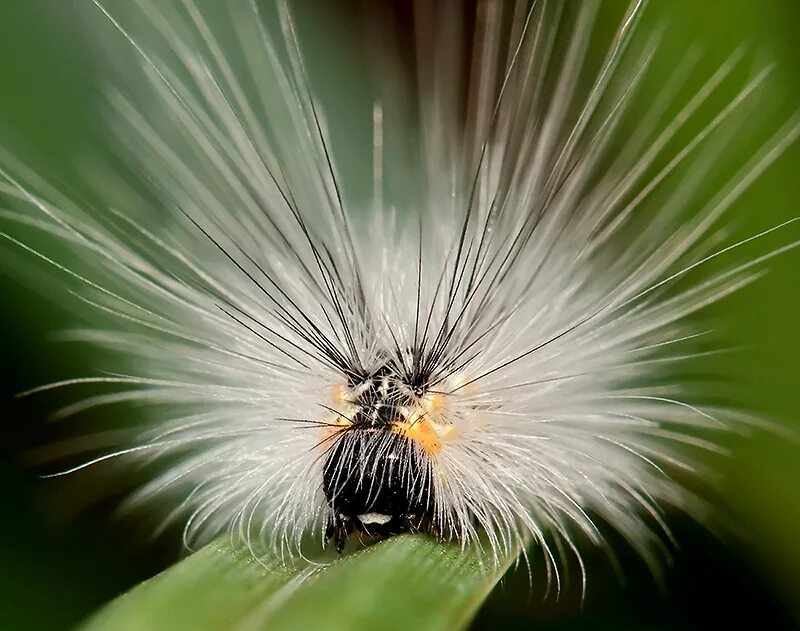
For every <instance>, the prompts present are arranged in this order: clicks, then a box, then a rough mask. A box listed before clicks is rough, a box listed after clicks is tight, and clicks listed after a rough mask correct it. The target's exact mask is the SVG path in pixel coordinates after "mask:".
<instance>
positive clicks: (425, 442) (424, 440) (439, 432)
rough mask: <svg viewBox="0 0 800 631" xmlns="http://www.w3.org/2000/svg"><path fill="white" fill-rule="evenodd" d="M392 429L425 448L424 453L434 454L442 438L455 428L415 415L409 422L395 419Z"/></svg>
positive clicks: (437, 450)
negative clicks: (415, 417) (414, 418)
mask: <svg viewBox="0 0 800 631" xmlns="http://www.w3.org/2000/svg"><path fill="white" fill-rule="evenodd" d="M392 431H393V432H395V433H396V434H401V435H402V436H407V437H408V438H410V439H411V440H413V441H416V442H417V443H419V445H420V447H422V449H424V450H425V453H427V454H428V455H429V456H435V455H436V454H438V453H439V452H440V451H441V450H442V438H444V437H445V436H447V435H449V434H452V433H453V432H454V431H455V430H454V429H453V427H452V426H450V425H440V424H439V423H432V422H431V421H428V420H426V419H424V418H419V417H417V419H416V420H412V421H411V422H407V421H396V422H395V423H392Z"/></svg>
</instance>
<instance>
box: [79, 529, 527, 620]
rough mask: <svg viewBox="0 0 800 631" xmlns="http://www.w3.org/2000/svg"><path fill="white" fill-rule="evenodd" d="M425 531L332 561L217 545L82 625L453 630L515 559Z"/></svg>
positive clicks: (128, 594)
mask: <svg viewBox="0 0 800 631" xmlns="http://www.w3.org/2000/svg"><path fill="white" fill-rule="evenodd" d="M513 561H514V556H513V555H509V556H508V557H507V558H505V559H503V560H501V562H500V563H494V562H493V561H491V560H489V557H487V556H486V553H481V552H480V551H479V550H477V549H468V550H461V548H460V547H459V546H458V545H456V544H449V543H440V542H437V541H435V540H434V539H432V538H430V537H426V536H423V535H403V536H399V537H392V538H391V539H388V540H386V541H383V542H380V543H377V544H375V545H372V546H370V547H368V548H365V549H362V550H359V551H357V552H354V553H352V554H348V555H345V556H343V557H341V558H338V559H336V560H334V561H333V562H332V563H330V564H328V565H324V566H321V565H313V564H309V563H297V564H296V565H293V566H287V565H285V564H284V563H282V562H281V560H280V559H278V558H276V557H271V556H259V557H258V558H257V559H256V558H255V557H254V556H253V555H252V553H251V552H249V551H248V550H246V549H238V548H233V547H232V546H231V544H230V543H229V542H216V543H213V544H211V545H209V546H207V547H206V548H204V549H202V550H200V551H199V552H197V553H195V554H193V555H192V556H190V557H189V558H187V559H186V560H184V561H182V562H180V563H178V564H177V565H175V566H173V567H172V568H170V569H168V570H166V571H165V572H163V573H162V574H159V575H158V576H156V577H154V578H152V579H151V580H149V581H146V582H144V583H142V584H141V585H139V586H137V587H135V588H134V589H133V590H131V591H130V592H128V593H127V594H125V595H123V596H121V597H120V598H118V599H117V600H115V601H113V602H112V603H110V604H109V605H107V606H106V607H105V608H104V609H102V610H101V611H100V612H99V613H97V614H96V615H95V616H93V617H92V618H91V619H90V620H89V621H88V622H87V623H86V624H85V625H84V626H83V629H84V630H85V631H101V630H103V631H105V630H113V631H117V630H119V631H122V630H128V629H130V630H134V629H136V630H140V629H148V630H156V631H157V630H159V629H169V630H170V631H173V630H176V629H192V630H193V631H201V630H203V629H237V630H242V631H245V630H247V631H251V630H253V631H254V630H256V629H266V628H269V629H270V630H273V629H326V630H328V629H330V630H336V629H347V630H357V629H403V630H404V631H407V630H408V629H417V628H424V629H457V628H462V627H464V626H466V625H467V624H468V623H469V621H470V620H471V619H472V617H473V615H474V614H475V612H476V611H477V609H478V607H479V606H480V605H481V603H482V602H483V600H484V599H485V598H486V597H487V596H488V594H489V592H490V591H491V590H492V588H493V587H494V585H495V584H496V583H497V581H498V580H500V578H501V577H502V575H503V574H504V573H505V571H506V569H507V568H508V566H509V565H510V564H511V563H513Z"/></svg>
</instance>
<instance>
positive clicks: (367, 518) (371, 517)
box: [358, 513, 392, 526]
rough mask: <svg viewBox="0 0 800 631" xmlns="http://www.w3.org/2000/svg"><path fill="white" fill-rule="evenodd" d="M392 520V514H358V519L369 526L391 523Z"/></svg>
mask: <svg viewBox="0 0 800 631" xmlns="http://www.w3.org/2000/svg"><path fill="white" fill-rule="evenodd" d="M391 520H392V516H391V515H384V514H383V513H364V514H363V515H359V516H358V521H360V522H361V523H362V524H364V525H365V526H368V525H369V524H378V525H380V526H382V525H383V524H387V523H389V522H390V521H391Z"/></svg>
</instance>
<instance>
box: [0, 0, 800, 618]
mask: <svg viewBox="0 0 800 631" xmlns="http://www.w3.org/2000/svg"><path fill="white" fill-rule="evenodd" d="M88 4H89V3H88V0H69V1H64V2H57V1H55V0H3V1H2V2H0V89H1V90H2V91H1V92H0V139H2V143H1V144H2V145H3V146H5V148H6V150H8V151H10V152H13V153H14V154H16V155H18V156H19V157H20V158H21V159H22V160H23V161H25V162H26V163H27V164H30V165H33V166H35V168H36V169H37V170H38V171H40V172H41V173H42V174H43V175H44V176H45V177H46V178H47V179H49V180H51V181H54V182H56V183H57V184H59V185H61V186H64V187H66V188H69V189H70V190H78V191H81V188H82V187H81V182H80V180H79V179H78V176H77V175H76V169H75V167H74V161H75V159H76V156H83V155H93V154H99V155H102V153H103V152H104V151H108V147H107V145H106V144H105V134H104V131H103V127H102V124H101V122H100V117H99V115H98V104H99V103H100V99H99V91H100V90H101V88H102V85H101V82H100V80H99V78H98V77H99V76H100V68H101V67H102V66H103V63H104V61H105V60H104V59H103V55H105V54H106V49H105V48H103V47H102V46H101V45H99V44H98V43H96V42H94V41H93V40H92V38H91V37H88V36H87V31H89V30H91V26H90V25H91V21H89V23H88V24H89V26H87V21H86V19H85V15H86V13H87V11H86V6H87V5H88ZM400 4H404V3H400ZM303 5H304V7H305V9H304V8H300V9H299V10H300V11H301V12H302V11H305V16H306V17H305V22H304V23H305V28H306V30H307V33H309V34H312V33H313V34H314V35H315V36H314V37H308V40H307V41H308V42H309V43H308V44H307V46H308V47H309V48H310V49H311V50H309V55H310V56H311V57H312V58H313V57H314V54H315V52H316V54H317V56H318V57H320V58H322V57H324V56H327V57H328V58H329V60H328V61H327V62H326V63H328V64H329V65H330V67H329V68H327V70H328V71H327V72H319V71H318V74H319V76H318V82H317V86H316V87H317V89H319V90H320V92H321V93H322V94H323V96H324V95H325V94H327V95H328V96H329V98H328V102H329V103H331V104H332V105H330V117H331V118H333V119H335V118H336V117H337V116H339V115H341V116H346V115H347V114H346V113H345V112H347V111H349V110H354V111H355V114H353V111H350V114H349V115H350V117H351V119H352V118H353V117H355V118H357V117H358V116H360V115H361V114H365V115H366V116H364V117H363V118H364V119H365V121H366V122H364V121H362V123H358V122H356V123H355V124H354V125H355V126H354V127H353V133H354V136H353V137H354V138H356V139H360V142H362V143H363V142H365V140H366V139H368V133H369V125H368V116H369V99H368V98H364V96H363V95H361V96H359V95H358V88H357V87H356V86H359V85H360V84H359V83H358V81H360V80H361V79H359V76H360V74H361V72H360V69H359V67H358V66H357V65H356V64H354V63H352V60H353V59H357V55H358V54H359V52H358V50H356V51H353V50H345V48H344V47H345V42H347V41H353V40H355V41H357V40H358V37H355V38H353V37H349V36H350V35H353V34H356V35H357V34H358V32H359V31H358V29H359V28H360V27H359V20H360V16H361V13H362V12H363V10H364V9H365V7H366V8H369V6H370V5H369V2H366V3H364V4H362V5H359V4H358V3H357V2H348V3H341V4H340V5H337V7H334V8H333V10H332V11H330V12H329V13H326V14H324V15H323V13H322V12H321V11H320V12H316V11H314V10H309V7H310V8H311V9H314V8H315V7H314V5H313V3H308V2H306V3H303ZM317 6H318V5H317ZM622 6H623V3H622V2H619V1H617V0H605V1H603V2H601V17H600V20H601V22H603V21H604V20H605V22H607V24H605V27H606V28H610V26H611V25H612V24H613V19H614V16H618V15H619V12H620V10H621V9H620V7H622ZM404 12H405V13H407V10H406V9H403V10H401V11H400V13H399V14H402V13H404ZM651 13H652V15H653V16H657V17H658V19H664V18H665V19H666V21H665V23H666V24H667V25H668V31H667V36H666V37H665V40H664V43H663V47H662V50H661V52H660V59H661V60H662V61H661V62H660V65H659V64H656V67H655V68H654V72H659V71H666V70H668V67H669V62H670V59H671V58H673V57H674V58H677V56H678V55H679V54H680V52H681V51H682V50H684V49H685V47H686V46H687V44H688V42H699V43H700V44H701V45H702V47H703V50H704V52H706V53H707V57H708V59H707V60H706V61H704V62H703V63H704V64H707V65H708V68H713V67H714V65H715V64H716V63H719V61H720V60H721V59H723V58H724V57H725V56H726V55H727V54H728V53H729V52H730V51H731V50H733V49H734V48H735V47H737V46H739V45H747V46H749V47H751V48H752V49H753V50H755V51H757V52H758V53H760V54H762V55H763V57H764V59H768V60H775V61H777V67H776V71H775V74H774V76H773V78H772V81H771V82H770V84H769V86H768V89H767V90H766V91H765V93H764V95H763V96H762V97H761V101H760V102H759V105H758V111H757V112H756V114H761V115H762V116H761V117H758V116H756V117H754V119H755V118H759V119H761V118H764V119H767V122H769V121H770V120H772V121H773V122H775V121H777V123H779V122H780V121H781V120H785V119H786V118H788V116H789V115H790V114H791V113H792V112H793V111H794V110H795V109H796V108H797V107H798V106H800V43H798V41H797V29H798V27H800V3H798V2H797V0H765V1H763V2H756V1H755V0H707V1H704V2H695V1H693V0H680V1H675V0H669V1H668V0H661V1H659V0H654V2H652V7H651ZM607 15H608V16H611V17H607ZM648 19H653V20H654V23H655V20H656V17H652V18H651V17H648ZM601 26H603V24H601ZM315 29H316V32H314V31H315ZM304 41H305V40H304ZM335 46H339V48H331V47H335ZM315 47H316V48H317V49H318V50H316V51H315V50H314V48H315ZM339 49H341V50H342V53H341V55H339V56H337V55H331V52H330V51H331V50H339ZM659 68H661V70H659ZM312 75H313V68H312ZM649 85H651V86H654V87H651V88H650V89H651V90H652V91H653V96H655V94H656V91H657V86H658V81H657V80H656V81H654V82H651V83H650V84H649ZM342 86H349V87H348V88H347V89H342ZM337 94H338V97H337V96H336V95H337ZM323 100H324V99H323ZM337 104H338V107H337ZM777 123H776V124H777ZM348 131H350V130H349V128H348ZM745 131H752V130H744V129H743V134H742V142H741V143H739V144H735V146H734V151H736V152H739V153H741V156H742V157H744V156H746V155H747V154H748V152H750V151H752V150H753V148H754V147H756V146H758V141H759V140H761V141H762V142H763V141H764V140H765V139H766V138H767V137H768V135H767V134H768V132H764V133H761V132H760V131H759V130H758V129H756V131H755V132H753V133H748V134H745V133H744V132H745ZM342 135H343V136H344V137H347V135H346V134H342ZM334 140H335V139H334ZM357 142H358V141H354V143H353V146H352V147H344V148H343V149H342V150H341V151H339V155H340V161H341V162H342V163H345V164H347V163H348V161H352V162H356V161H357V160H358V145H357ZM337 151H338V150H337ZM734 158H735V156H734ZM734 161H735V160H734ZM354 170H358V169H356V168H355V167H354ZM363 171H367V172H368V167H367V168H365V169H363ZM798 175H800V147H798V146H794V147H792V148H791V149H790V150H789V151H788V152H787V153H786V154H785V155H784V156H783V158H782V159H781V160H779V161H778V163H777V164H776V165H775V166H774V167H772V168H771V169H770V170H769V171H768V172H767V173H766V174H765V175H764V176H763V177H761V178H760V179H759V180H758V182H757V183H756V184H755V185H754V186H752V187H751V188H750V189H749V190H748V192H747V193H746V194H745V195H744V196H743V197H742V198H741V199H740V200H739V201H738V202H737V203H736V204H735V206H734V207H733V208H732V209H731V211H730V214H729V217H730V218H731V220H732V224H731V230H732V236H731V239H735V238H737V237H739V238H743V237H746V236H749V235H751V234H753V233H755V232H758V231H760V230H763V229H764V228H766V227H769V226H772V225H775V224H778V223H780V222H781V221H785V220H786V219H788V218H790V217H795V216H800V177H798ZM358 177H359V176H357V175H356V176H354V180H358ZM361 177H362V178H363V177H364V176H363V174H362V175H361ZM358 191H359V187H358V186H357V185H354V186H352V187H351V198H358V196H359V192H358ZM798 238H800V230H797V229H792V228H789V229H787V230H786V231H782V232H780V233H779V234H777V235H773V236H772V237H770V239H768V240H765V241H764V242H762V243H760V244H758V246H757V247H756V248H754V249H752V250H749V251H748V254H749V255H751V256H757V255H758V254H761V253H763V252H765V251H768V250H769V249H771V248H775V247H779V246H780V245H783V244H785V243H787V242H790V241H793V240H796V239H798ZM729 263H730V261H727V262H726V261H720V262H719V266H718V267H717V268H716V269H717V270H719V269H723V268H724V267H725V266H726V265H728V264H729ZM0 265H3V270H2V271H3V272H5V273H3V274H0V296H2V309H0V370H2V380H1V381H0V420H2V422H3V429H4V431H5V433H4V436H3V439H2V443H0V451H2V459H0V493H1V494H2V495H0V498H2V504H0V628H3V629H26V628H29V629H58V628H68V627H69V626H71V625H73V624H75V623H76V622H78V621H79V620H81V619H82V618H84V617H85V616H86V615H87V614H88V613H89V612H91V611H92V610H93V609H94V608H96V607H97V606H99V605H100V604H102V603H104V602H106V601H107V600H108V599H110V598H111V597H113V596H115V595H117V594H119V593H121V592H122V591H124V590H125V589H126V588H127V587H129V586H131V585H133V584H135V583H136V582H139V581H141V580H143V579H144V578H147V577H148V576H151V575H152V574H154V573H155V572H157V571H158V570H160V569H161V568H163V567H166V566H167V565H168V564H170V563H171V562H172V561H174V560H175V559H176V558H178V557H179V555H180V553H181V550H180V547H179V545H178V543H177V542H178V541H179V539H178V538H177V537H176V536H173V535H172V534H170V533H168V534H167V535H165V536H164V537H162V538H160V539H158V540H157V541H155V542H153V541H150V539H149V538H148V537H147V536H146V535H147V533H146V532H145V530H146V529H145V528H143V527H142V525H141V524H140V523H139V522H138V521H137V519H135V518H131V517H127V518H119V517H117V516H116V514H115V513H114V506H115V503H116V500H117V499H118V490H117V487H116V486H114V485H111V484H110V483H107V482H106V480H104V479H103V478H102V477H101V478H99V479H93V478H92V477H91V476H84V477H81V478H80V480H79V481H78V482H77V483H70V482H59V481H53V480H40V479H38V478H37V474H38V473H40V472H41V470H40V469H39V468H36V467H30V466H28V463H29V462H30V457H29V456H30V453H31V450H32V449H34V448H35V447H37V446H38V445H41V444H43V443H46V442H47V441H50V440H54V439H58V438H63V437H67V436H69V435H70V433H71V430H70V428H69V427H63V426H60V425H58V424H57V423H52V422H48V421H47V420H46V417H47V415H48V413H49V412H50V411H52V409H53V407H54V405H57V404H58V402H59V401H60V400H61V401H69V400H70V398H69V396H70V395H69V393H65V394H64V395H63V398H62V399H60V398H59V397H60V396H62V395H56V396H52V397H45V398H30V399H16V398H14V394H15V393H16V392H19V391H21V390H23V389H25V388H29V387H33V386H36V385H39V384H42V383H46V382H48V381H53V380H57V379H60V378H64V377H70V376H75V375H81V374H86V373H88V372H90V371H91V370H92V368H93V365H92V358H91V357H90V356H88V355H86V353H85V352H84V351H83V349H81V348H78V347H76V346H73V345H68V344H63V343H57V342H55V341H54V338H53V335H52V334H53V333H54V332H56V331H58V330H59V329H60V328H62V327H64V326H66V325H71V324H74V323H75V322H77V321H79V319H80V315H79V314H75V313H74V312H73V311H71V310H70V309H68V308H67V307H66V306H65V305H64V304H63V303H62V297H61V296H60V295H59V294H58V292H57V291H54V290H53V288H51V286H50V284H53V283H57V282H58V280H57V278H56V277H54V276H47V275H45V276H37V275H36V274H35V273H32V271H31V270H30V269H27V267H26V264H25V259H24V258H20V257H19V256H2V257H0ZM768 269H769V274H768V275H767V276H766V277H765V278H763V279H761V280H760V281H759V282H758V283H757V284H756V285H754V286H751V287H749V288H747V289H745V290H744V291H742V292H740V293H738V294H736V295H734V296H733V297H731V298H729V299H726V300H725V301H724V302H723V303H721V304H718V305H715V306H714V307H712V308H711V309H710V310H707V311H706V312H705V313H704V314H703V315H704V317H706V318H709V319H711V320H714V321H718V322H719V323H721V325H720V327H721V334H722V336H723V338H724V339H726V340H729V341H731V343H732V344H733V345H736V346H737V352H736V353H734V354H727V355H723V356H722V357H721V358H719V359H715V360H714V361H715V362H718V363H717V364H716V365H711V366H710V367H709V370H711V371H716V372H719V373H720V374H724V375H726V377H727V378H729V379H730V382H731V383H732V384H735V385H736V390H737V400H739V401H741V402H742V403H744V404H745V405H747V406H748V407H750V408H752V409H754V410H758V411H759V412H760V413H762V414H763V415H764V416H765V417H767V418H770V419H776V420H779V421H781V422H782V423H784V424H785V425H786V426H788V427H794V428H795V429H796V430H797V431H798V432H800V420H798V413H797V411H798V410H799V409H800V371H798V367H797V365H798V357H800V327H798V322H800V318H798V311H799V310H800V253H798V252H791V253H789V254H786V255H783V256H781V257H780V258H778V259H775V260H772V261H770V263H769V264H768ZM713 271H714V268H713V267H712V268H710V269H709V270H708V272H707V273H713ZM731 442H732V447H734V449H735V456H734V457H733V458H730V459H728V460H726V461H725V462H724V463H723V464H722V466H723V468H724V469H725V474H726V475H725V481H724V484H723V489H722V492H721V498H720V502H722V503H724V504H726V505H729V506H730V507H731V509H732V514H733V515H735V516H736V517H735V521H736V525H737V526H739V527H740V529H741V531H742V532H743V533H745V536H743V537H739V538H733V537H731V538H728V539H727V540H724V541H721V540H719V539H717V538H715V537H712V536H711V535H709V534H708V533H706V532H705V531H704V530H703V529H702V528H701V527H700V526H697V525H695V524H692V523H691V522H689V521H688V520H685V519H681V518H677V519H676V521H675V522H674V523H673V524H672V525H673V526H674V529H675V533H676V536H677V538H678V541H679V542H680V546H681V549H680V551H678V552H677V554H676V560H675V564H674V566H673V567H671V568H669V569H668V570H667V572H666V578H665V583H666V585H665V587H666V589H665V590H664V592H663V593H661V592H659V589H658V587H657V585H656V584H655V583H654V581H653V580H652V579H651V578H649V577H648V576H647V574H646V572H645V569H644V567H642V565H641V564H640V563H638V562H637V561H636V559H635V558H633V555H632V554H631V553H628V552H626V551H625V548H624V546H620V557H621V562H622V565H623V567H624V569H625V571H626V575H627V577H628V580H627V581H626V582H625V583H624V584H620V583H619V582H618V580H617V579H616V578H615V575H614V573H613V570H612V568H611V567H610V564H609V563H608V561H607V560H605V559H604V558H603V555H602V554H601V553H600V552H598V551H593V550H591V549H587V550H586V555H587V565H588V567H589V568H590V569H589V590H588V595H587V599H586V604H585V606H584V607H583V609H581V607H580V603H579V597H578V596H577V581H576V580H575V579H574V577H573V580H572V581H571V583H568V586H567V589H566V590H565V592H564V594H563V596H562V598H561V600H559V601H555V600H553V599H549V600H547V601H545V602H541V600H540V598H541V594H540V593H539V591H537V589H536V586H535V584H536V575H535V572H534V578H533V582H534V588H531V587H530V584H529V580H528V575H527V571H526V570H525V569H524V568H523V569H522V570H521V571H519V572H517V573H515V574H512V575H511V576H509V577H508V578H507V579H506V581H505V582H504V585H503V586H502V587H501V588H500V589H498V590H497V591H496V592H495V594H494V595H493V596H492V597H491V598H490V601H489V602H488V603H487V604H486V606H485V607H484V609H483V611H482V612H481V614H480V616H479V618H478V620H477V621H476V626H479V627H481V626H487V627H489V626H492V625H493V624H500V623H502V624H505V625H509V626H512V625H518V626H519V627H520V628H526V627H528V626H531V625H533V624H534V623H535V626H536V628H540V629H559V628H592V629H596V628H664V629H671V628H708V627H716V626H722V625H723V624H726V623H734V624H735V623H736V622H737V621H741V620H745V619H747V618H748V617H752V619H753V620H754V621H757V622H758V621H760V624H761V626H764V627H765V628H766V627H769V628H794V627H796V626H797V625H798V621H800V536H798V535H800V447H798V444H797V443H794V442H791V441H789V440H786V439H784V438H780V437H778V436H775V435H774V434H769V433H758V434H757V435H755V436H749V437H744V438H741V439H732V441H731ZM79 498H80V500H81V501H78V499H79ZM86 498H93V501H91V502H86V501H84V500H86ZM86 504H88V506H86ZM76 507H80V508H76ZM534 570H535V568H534Z"/></svg>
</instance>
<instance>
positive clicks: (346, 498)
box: [323, 429, 433, 551]
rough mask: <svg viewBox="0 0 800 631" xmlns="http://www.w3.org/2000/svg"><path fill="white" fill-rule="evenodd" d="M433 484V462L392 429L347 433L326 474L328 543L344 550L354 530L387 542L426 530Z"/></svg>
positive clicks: (328, 462)
mask: <svg viewBox="0 0 800 631" xmlns="http://www.w3.org/2000/svg"><path fill="white" fill-rule="evenodd" d="M430 482H431V479H430V463H429V462H428V460H427V457H426V456H425V454H424V453H423V452H422V450H421V449H420V448H419V446H418V445H417V444H416V443H415V442H414V441H413V440H411V439H409V438H407V437H405V436H403V435H401V434H398V433H395V432H392V431H390V430H358V429H349V430H347V431H346V432H344V433H343V435H342V436H341V437H339V438H338V439H337V440H336V443H335V444H334V445H333V447H332V449H331V450H330V451H329V452H328V455H327V458H326V459H325V465H324V469H323V489H324V491H325V497H326V498H327V500H328V504H329V506H330V508H331V513H332V514H331V519H330V522H329V525H328V530H327V533H326V538H327V539H334V540H335V542H336V548H337V549H338V550H340V551H341V549H342V548H343V547H344V543H345V541H346V539H347V537H348V535H349V534H350V533H351V532H352V531H353V530H354V529H355V530H357V531H359V532H363V533H364V534H366V535H369V536H372V537H388V536H390V535H396V534H400V533H402V532H406V531H414V530H421V529H424V528H426V527H427V525H428V524H429V523H430V520H431V516H432V511H433V495H432V489H431V484H430Z"/></svg>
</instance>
